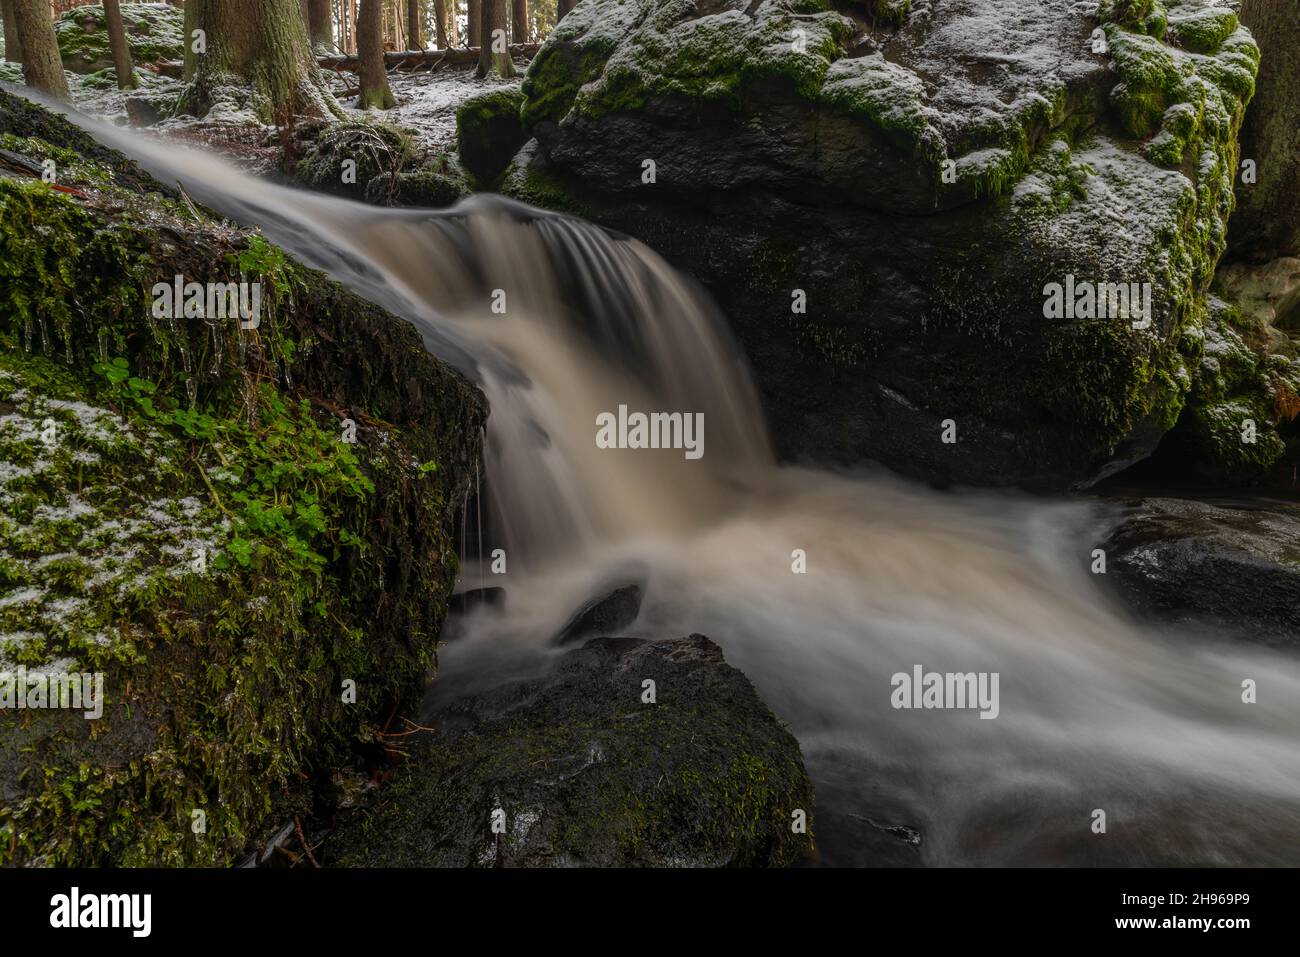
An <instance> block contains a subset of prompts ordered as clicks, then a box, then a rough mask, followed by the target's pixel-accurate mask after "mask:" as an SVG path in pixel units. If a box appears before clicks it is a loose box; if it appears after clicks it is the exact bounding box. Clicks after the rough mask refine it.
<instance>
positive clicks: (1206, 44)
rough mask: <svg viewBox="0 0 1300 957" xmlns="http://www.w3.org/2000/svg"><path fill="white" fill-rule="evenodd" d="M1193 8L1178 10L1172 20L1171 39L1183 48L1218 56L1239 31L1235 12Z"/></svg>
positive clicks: (1174, 12) (1174, 11)
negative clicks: (1225, 43)
mask: <svg viewBox="0 0 1300 957" xmlns="http://www.w3.org/2000/svg"><path fill="white" fill-rule="evenodd" d="M1189 7H1190V5H1184V7H1183V8H1182V9H1180V8H1179V7H1174V8H1173V10H1172V14H1171V17H1170V20H1169V38H1170V39H1171V40H1172V41H1174V42H1175V43H1177V44H1178V45H1179V46H1181V47H1182V48H1183V49H1185V50H1191V51H1192V52H1193V53H1214V52H1216V51H1217V50H1218V49H1219V47H1220V46H1222V44H1223V41H1224V40H1226V39H1228V37H1230V36H1232V34H1233V33H1235V32H1236V30H1237V14H1236V12H1235V11H1233V10H1229V9H1227V8H1225V7H1190V8H1189ZM1184 9H1185V10H1186V12H1183V11H1184Z"/></svg>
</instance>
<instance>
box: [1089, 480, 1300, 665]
mask: <svg viewBox="0 0 1300 957" xmlns="http://www.w3.org/2000/svg"><path fill="white" fill-rule="evenodd" d="M1102 547H1103V548H1104V549H1105V551H1106V554H1107V574H1106V579H1107V580H1108V581H1109V582H1110V583H1111V584H1112V585H1113V586H1114V587H1115V588H1116V589H1117V590H1118V592H1119V594H1120V595H1121V596H1122V597H1123V598H1124V599H1125V600H1126V601H1127V602H1128V603H1129V604H1130V605H1132V606H1133V607H1134V608H1135V609H1136V610H1137V611H1138V612H1139V613H1140V614H1141V615H1142V616H1143V617H1145V618H1148V619H1151V620H1156V621H1164V622H1174V623H1179V624H1191V625H1205V626H1207V627H1213V628H1214V630H1215V631H1217V632H1219V633H1222V634H1225V635H1230V636H1233V637H1237V638H1241V639H1247V640H1251V641H1260V642H1266V643H1270V644H1283V645H1289V646H1291V647H1296V648H1300V506H1297V505H1285V504H1279V503H1256V504H1249V505H1236V504H1222V505H1220V504H1210V503H1208V502H1199V501H1192V500H1188V499H1176V498H1153V499H1146V500H1144V501H1141V502H1139V503H1137V504H1136V507H1135V512H1134V514H1133V516H1132V517H1130V518H1129V519H1127V520H1126V521H1125V522H1124V523H1123V524H1122V525H1120V526H1119V527H1118V528H1117V529H1116V530H1115V531H1114V532H1113V533H1112V534H1111V536H1110V537H1109V539H1108V540H1107V541H1106V543H1105V544H1104V545H1103V546H1102Z"/></svg>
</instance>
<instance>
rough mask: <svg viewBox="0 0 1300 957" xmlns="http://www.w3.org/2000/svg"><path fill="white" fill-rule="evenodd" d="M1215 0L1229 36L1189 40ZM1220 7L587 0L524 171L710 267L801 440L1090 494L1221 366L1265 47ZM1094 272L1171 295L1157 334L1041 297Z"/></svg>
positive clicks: (541, 69)
mask: <svg viewBox="0 0 1300 957" xmlns="http://www.w3.org/2000/svg"><path fill="white" fill-rule="evenodd" d="M1193 11H1199V12H1197V13H1196V17H1195V18H1194V17H1192V12H1193ZM1205 11H1210V13H1212V14H1214V16H1215V17H1216V19H1215V23H1216V24H1218V25H1219V26H1220V27H1222V29H1221V30H1219V33H1222V34H1225V35H1221V36H1220V35H1217V34H1216V35H1215V36H1214V38H1213V42H1210V39H1208V38H1207V37H1200V35H1199V34H1198V37H1200V38H1199V39H1197V40H1196V41H1190V40H1189V41H1188V42H1189V43H1192V42H1194V43H1195V45H1196V46H1197V49H1196V50H1192V49H1190V48H1188V47H1187V46H1184V45H1181V44H1180V43H1178V42H1177V41H1176V39H1175V38H1174V37H1173V35H1172V34H1170V33H1169V31H1168V23H1169V22H1171V21H1177V22H1182V20H1186V21H1187V22H1188V23H1189V24H1190V23H1191V21H1192V20H1193V19H1196V18H1200V17H1202V16H1205V15H1207V14H1206V13H1205ZM1216 11H1217V12H1216ZM1224 12H1231V5H1230V4H1226V3H1219V2H1216V0H1204V2H1202V0H1184V2H1161V0H1139V2H1128V0H1124V2H1118V0H1116V2H1107V3H1105V4H1091V3H1073V2H1067V0H1059V2H1058V0H1053V2H1047V3H1044V2H1041V0H969V2H965V3H961V4H950V3H930V2H915V3H912V4H911V5H910V7H908V8H907V11H906V16H899V17H894V18H890V17H884V16H863V15H862V11H861V10H860V9H859V8H857V7H842V8H832V7H830V6H828V5H826V4H825V3H822V2H820V0H767V2H764V3H762V4H759V5H753V4H750V3H747V2H744V0H724V2H720V3H709V4H704V3H699V2H696V0H583V2H582V3H580V4H579V5H578V7H577V8H576V9H575V10H574V11H573V12H572V13H571V14H569V15H568V16H566V17H565V19H564V21H563V22H562V23H561V24H560V25H559V26H558V27H557V28H556V30H555V32H554V33H553V34H552V36H551V37H550V38H549V39H548V41H547V42H546V44H545V45H544V46H543V48H542V50H541V51H540V52H539V53H538V55H537V57H536V58H535V59H534V60H533V63H532V65H531V66H530V69H529V72H528V75H527V77H526V78H525V81H524V84H523V88H522V89H523V92H524V94H525V96H526V101H525V103H524V107H523V111H522V115H523V117H524V121H525V125H526V127H527V131H528V132H529V133H530V134H531V135H533V136H534V137H535V138H536V141H537V146H536V147H535V148H533V150H532V155H531V157H530V158H529V160H528V162H527V167H526V168H520V167H521V164H520V163H519V162H517V163H516V166H515V168H513V169H512V171H511V173H510V175H509V176H508V177H507V182H506V184H505V186H504V188H505V190H506V191H507V192H509V193H510V194H511V195H515V196H517V197H519V198H522V199H529V200H531V201H535V202H536V201H541V202H543V203H545V204H546V205H553V206H555V207H556V208H563V207H565V206H568V207H569V208H574V207H581V208H583V209H584V210H585V211H586V212H587V214H588V215H589V216H591V217H592V218H594V219H596V220H598V221H600V222H602V223H603V224H605V225H607V226H609V227H611V228H615V229H618V230H621V231H623V232H627V233H630V234H632V235H634V236H636V237H637V238H639V239H642V240H644V241H646V242H648V243H649V244H650V245H652V246H654V247H655V248H656V249H658V250H660V251H661V252H663V253H665V254H667V255H668V256H669V258H670V259H672V260H674V261H675V262H676V263H678V264H679V265H681V266H683V267H684V268H686V269H687V270H689V271H691V272H693V273H695V274H696V275H697V276H699V277H700V278H701V279H702V280H704V282H705V283H706V285H707V286H708V287H709V288H710V289H711V290H712V291H713V293H714V294H715V295H716V296H717V298H718V299H719V300H720V302H721V305H722V306H723V309H724V311H725V312H726V313H727V314H728V316H729V318H730V319H731V321H732V323H733V325H734V326H735V327H736V329H737V332H738V333H739V336H740V338H741V340H742V342H743V344H744V346H745V347H746V350H747V352H748V354H749V356H750V358H751V361H752V362H753V364H754V367H755V371H756V375H757V379H758V383H759V387H760V389H761V391H762V393H763V395H764V398H765V404H766V406H767V409H768V412H769V415H770V417H771V419H772V425H773V431H774V436H775V438H776V441H777V444H778V448H779V450H780V451H781V452H783V453H784V454H786V455H791V456H812V457H814V458H818V459H823V460H833V461H845V462H853V461H858V460H861V459H863V458H873V459H878V460H883V461H884V462H885V463H886V464H888V465H890V466H891V467H894V468H897V469H899V470H901V471H904V472H907V473H910V474H913V475H917V476H920V477H924V478H927V479H931V480H937V481H953V480H957V481H964V482H978V483H983V484H1009V483H1015V484H1022V485H1027V486H1032V487H1039V488H1053V489H1057V488H1066V487H1079V486H1086V485H1089V484H1091V483H1093V482H1095V481H1097V480H1098V479H1100V478H1102V477H1104V476H1106V475H1108V474H1111V473H1113V472H1115V471H1117V470H1119V469H1121V468H1123V467H1125V466H1126V465H1128V464H1130V463H1132V462H1135V461H1137V460H1140V459H1142V458H1143V457H1145V456H1148V455H1149V454H1150V453H1151V452H1152V451H1153V450H1154V449H1155V448H1156V446H1157V444H1158V442H1159V440H1160V437H1161V436H1162V435H1163V434H1164V433H1165V432H1166V431H1168V430H1169V429H1170V428H1171V427H1172V426H1173V425H1174V423H1175V422H1176V421H1177V419H1178V416H1179V415H1180V414H1181V412H1182V409H1183V407H1184V404H1185V402H1186V398H1187V394H1188V392H1189V390H1190V389H1191V385H1192V379H1193V376H1194V373H1195V371H1196V369H1197V363H1198V357H1197V356H1196V355H1188V354H1186V351H1185V349H1186V341H1185V338H1184V333H1185V332H1186V331H1187V330H1188V329H1190V328H1196V327H1198V326H1199V325H1200V324H1201V323H1202V322H1203V321H1204V316H1205V313H1206V308H1205V303H1206V298H1205V297H1206V292H1207V289H1208V286H1209V283H1210V281H1211V278H1212V276H1213V273H1214V267H1215V265H1216V263H1217V261H1218V260H1219V258H1220V256H1221V255H1222V252H1223V249H1224V245H1225V242H1226V231H1227V230H1226V223H1227V217H1228V215H1229V214H1230V212H1231V210H1232V205H1233V195H1232V186H1233V178H1234V175H1235V171H1236V169H1237V161H1238V155H1237V145H1236V137H1237V133H1238V130H1239V128H1240V125H1241V122H1242V118H1243V115H1244V113H1245V109H1246V105H1247V103H1248V101H1249V99H1250V97H1251V96H1252V94H1253V92H1254V79H1255V74H1256V69H1257V67H1258V63H1259V54H1258V49H1257V47H1256V46H1255V44H1254V42H1253V40H1252V38H1251V35H1250V33H1249V31H1248V30H1246V29H1245V28H1243V27H1240V26H1236V27H1234V28H1233V29H1232V30H1231V31H1227V29H1226V24H1228V23H1229V21H1230V18H1228V17H1223V16H1219V14H1222V13H1224ZM1184 14H1186V16H1184ZM1180 17H1181V18H1182V20H1180V19H1179V18H1180ZM1189 29H1190V27H1189ZM1188 36H1190V33H1189V34H1188ZM991 64H996V65H995V66H991ZM533 168H535V169H536V170H537V171H538V175H537V176H535V177H534V176H530V175H529V173H528V170H529V169H533ZM538 181H544V182H545V183H546V188H545V189H532V190H531V191H530V189H529V186H530V183H532V184H533V185H535V184H536V182H538ZM1071 277H1072V278H1071ZM1073 280H1079V281H1083V282H1085V283H1087V284H1089V285H1092V286H1098V285H1103V284H1118V283H1124V284H1133V285H1134V286H1135V288H1138V289H1144V288H1148V287H1147V285H1146V284H1150V285H1149V289H1150V300H1151V301H1150V306H1151V317H1150V319H1151V321H1150V323H1149V324H1146V325H1143V324H1142V323H1141V322H1140V321H1139V322H1138V323H1137V324H1136V325H1135V324H1134V322H1132V321H1130V319H1128V318H1124V317H1117V316H1109V317H1101V316H1098V315H1097V314H1096V313H1094V312H1091V311H1089V310H1082V315H1079V316H1077V317H1076V316H1074V315H1073V311H1071V313H1070V315H1069V316H1068V317H1067V316H1064V315H1056V316H1049V315H1047V314H1045V311H1044V305H1045V298H1046V295H1047V290H1048V288H1049V287H1051V286H1052V285H1053V284H1056V285H1062V286H1063V285H1065V284H1066V283H1067V282H1070V281H1073ZM1130 318H1132V317H1130ZM948 419H951V420H953V422H954V423H955V425H956V427H957V440H956V442H953V443H945V442H943V441H942V439H941V436H942V434H943V423H944V421H945V420H948Z"/></svg>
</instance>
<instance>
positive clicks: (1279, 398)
mask: <svg viewBox="0 0 1300 957" xmlns="http://www.w3.org/2000/svg"><path fill="white" fill-rule="evenodd" d="M1186 335H1187V336H1188V338H1189V339H1193V340H1196V341H1195V343H1194V348H1190V349H1188V350H1187V351H1188V352H1189V353H1190V354H1194V355H1198V356H1199V366H1198V368H1197V369H1196V375H1195V378H1194V383H1193V387H1192V390H1191V393H1190V394H1189V396H1188V399H1187V409H1186V411H1185V413H1184V414H1183V416H1182V418H1181V419H1180V420H1179V422H1178V425H1177V427H1176V428H1175V429H1174V430H1173V431H1172V432H1171V433H1170V434H1169V435H1168V436H1166V438H1165V440H1164V443H1163V445H1162V448H1161V451H1162V454H1163V455H1164V456H1165V457H1166V458H1167V459H1170V460H1172V461H1174V462H1181V463H1182V464H1183V466H1184V469H1185V470H1186V471H1188V472H1190V473H1196V474H1198V475H1200V476H1201V477H1202V478H1203V479H1205V480H1208V481H1212V482H1215V483H1227V484H1243V483H1246V482H1249V481H1252V480H1255V479H1259V478H1262V477H1264V476H1265V475H1266V473H1267V472H1268V471H1269V470H1270V469H1271V468H1272V467H1273V466H1274V465H1275V464H1276V463H1278V462H1279V461H1280V460H1281V459H1282V458H1283V456H1285V455H1286V454H1287V441H1288V439H1290V440H1291V441H1294V440H1295V439H1296V438H1300V428H1298V427H1297V422H1296V418H1297V415H1298V414H1300V358H1296V357H1295V354H1294V350H1292V355H1289V356H1288V355H1285V354H1283V353H1281V352H1278V351H1277V349H1276V346H1275V345H1274V344H1272V343H1271V342H1270V341H1269V337H1268V336H1267V333H1266V331H1264V330H1260V329H1259V328H1258V327H1255V328H1252V327H1251V326H1249V325H1248V324H1247V323H1246V322H1244V321H1243V319H1242V317H1241V313H1240V310H1239V309H1238V308H1237V307H1236V306H1234V305H1230V304H1229V303H1226V302H1224V301H1223V300H1221V299H1219V298H1218V297H1215V296H1212V297H1210V301H1209V308H1208V315H1207V318H1206V321H1205V323H1204V324H1203V325H1202V326H1200V327H1198V328H1193V329H1189V330H1188V331H1187V333H1186ZM1251 340H1253V344H1252V341H1251Z"/></svg>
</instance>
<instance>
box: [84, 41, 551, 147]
mask: <svg viewBox="0 0 1300 957" xmlns="http://www.w3.org/2000/svg"><path fill="white" fill-rule="evenodd" d="M515 67H516V69H517V70H518V75H516V76H514V77H512V78H510V79H502V78H500V77H498V76H496V75H495V74H492V75H489V76H487V77H486V78H483V79H480V78H478V77H476V76H475V75H474V70H473V69H453V68H448V69H443V70H439V71H437V72H434V73H393V74H390V75H389V84H390V85H391V87H392V90H393V94H394V96H395V97H396V98H397V106H396V107H395V108H393V109H391V110H386V111H371V112H369V113H368V114H366V113H362V112H361V111H357V110H354V109H353V104H354V103H355V102H356V99H355V96H347V95H346V94H347V92H348V90H349V88H350V86H351V84H354V83H355V78H354V77H352V76H351V74H332V73H327V77H328V79H329V82H330V87H331V89H332V91H333V92H334V94H335V96H336V97H337V98H338V101H339V103H340V104H342V105H343V106H344V108H346V109H347V110H348V111H349V113H352V114H354V115H355V116H358V117H360V116H369V118H371V119H373V120H376V121H380V122H384V123H390V124H392V125H395V126H400V127H403V128H405V129H407V130H409V131H410V132H411V133H413V134H414V137H415V140H416V144H417V145H418V146H419V147H421V148H422V150H423V151H427V152H429V153H434V154H438V153H454V152H455V151H456V110H457V109H458V108H459V107H460V105H461V104H462V103H464V102H465V101H466V100H467V99H469V98H470V97H472V96H476V95H478V94H480V93H486V92H490V91H492V90H497V89H514V88H517V87H518V86H519V85H520V84H521V83H522V82H523V74H524V72H525V71H526V70H527V68H528V64H527V63H526V62H524V61H522V60H521V61H517V62H516V63H515ZM138 72H139V73H140V74H142V76H141V79H142V88H141V89H140V90H126V91H123V90H118V89H116V88H109V89H103V88H97V87H94V86H92V85H90V84H87V83H85V82H81V78H80V77H78V76H77V75H76V74H69V80H70V86H71V92H72V98H73V102H74V104H75V105H76V107H77V108H78V109H79V110H81V111H82V112H83V113H87V114H89V115H91V116H96V117H99V118H102V119H104V120H106V121H107V122H110V123H114V124H116V125H119V126H126V125H129V124H130V122H131V121H130V117H129V116H128V112H127V100H128V99H129V98H131V97H137V96H140V95H141V94H146V95H148V96H149V97H151V98H156V99H158V100H160V101H162V100H166V99H170V98H173V97H175V96H178V95H179V93H180V90H181V88H182V86H183V83H182V81H180V80H171V79H167V78H165V77H161V76H158V75H157V74H153V73H146V71H143V70H141V71H138ZM146 129H147V130H149V131H152V132H153V133H155V134H156V135H160V136H163V137H165V138H169V139H177V140H182V141H185V142H189V143H191V144H193V145H196V146H205V147H210V148H215V149H217V150H219V151H220V152H222V153H223V154H225V155H226V156H227V157H228V158H230V159H232V160H234V161H235V162H236V163H238V164H239V165H241V166H244V167H245V168H248V169H250V170H252V171H256V172H268V171H270V170H271V169H272V168H273V167H274V166H275V165H276V163H277V161H278V159H279V157H280V154H281V150H282V143H281V137H280V133H279V131H277V130H276V128H275V127H271V126H265V125H263V124H262V123H260V122H259V121H258V120H257V119H256V117H254V116H253V115H252V114H251V113H250V112H247V111H240V110H238V109H234V110H227V111H214V113H213V114H210V115H209V116H207V117H204V118H202V119H195V118H194V117H177V118H174V119H165V120H162V121H161V122H159V123H156V124H154V125H152V126H150V127H147V128H146Z"/></svg>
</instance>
